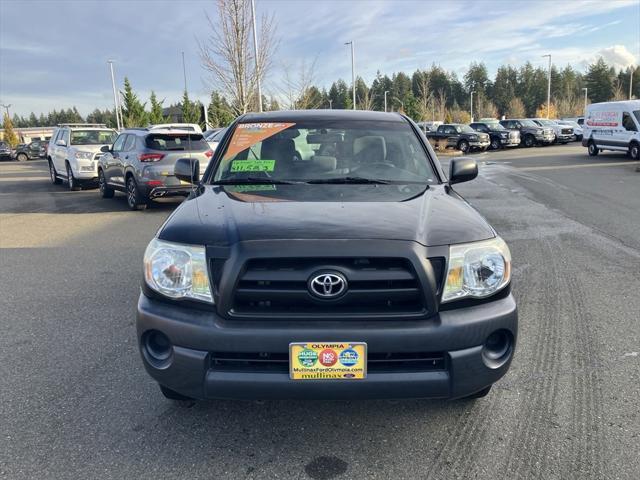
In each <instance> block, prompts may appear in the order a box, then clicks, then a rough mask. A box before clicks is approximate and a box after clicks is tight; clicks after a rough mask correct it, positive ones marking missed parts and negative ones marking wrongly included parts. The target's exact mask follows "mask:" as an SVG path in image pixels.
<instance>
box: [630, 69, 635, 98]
mask: <svg viewBox="0 0 640 480" xmlns="http://www.w3.org/2000/svg"><path fill="white" fill-rule="evenodd" d="M635 70H636V68H635V67H634V66H633V65H631V67H630V68H629V100H631V99H632V98H633V95H632V93H633V72H634V71H635Z"/></svg>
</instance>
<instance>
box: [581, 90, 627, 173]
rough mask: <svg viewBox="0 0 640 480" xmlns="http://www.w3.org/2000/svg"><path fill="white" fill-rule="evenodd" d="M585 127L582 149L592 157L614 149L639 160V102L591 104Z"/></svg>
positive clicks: (585, 119)
mask: <svg viewBox="0 0 640 480" xmlns="http://www.w3.org/2000/svg"><path fill="white" fill-rule="evenodd" d="M582 128H583V132H582V146H583V147H587V148H588V149H589V155H591V156H595V155H598V153H599V152H600V150H614V151H617V152H627V154H628V155H629V156H630V157H631V158H632V159H634V160H640V100H627V101H623V102H602V103H592V104H591V105H588V106H587V112H586V114H585V117H584V125H583V127H582Z"/></svg>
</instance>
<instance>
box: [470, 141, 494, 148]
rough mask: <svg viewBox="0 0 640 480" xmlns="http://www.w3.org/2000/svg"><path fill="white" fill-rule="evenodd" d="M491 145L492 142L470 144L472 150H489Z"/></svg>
mask: <svg viewBox="0 0 640 480" xmlns="http://www.w3.org/2000/svg"><path fill="white" fill-rule="evenodd" d="M489 145H491V142H490V141H488V140H487V141H485V142H483V141H480V142H469V146H470V147H471V148H488V147H489Z"/></svg>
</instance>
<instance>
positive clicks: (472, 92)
mask: <svg viewBox="0 0 640 480" xmlns="http://www.w3.org/2000/svg"><path fill="white" fill-rule="evenodd" d="M474 93H476V92H474V91H473V90H471V121H472V122H473V94H474Z"/></svg>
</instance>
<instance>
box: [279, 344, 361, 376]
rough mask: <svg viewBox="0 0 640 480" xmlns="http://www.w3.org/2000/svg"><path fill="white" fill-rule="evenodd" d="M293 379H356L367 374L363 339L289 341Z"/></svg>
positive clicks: (290, 373)
mask: <svg viewBox="0 0 640 480" xmlns="http://www.w3.org/2000/svg"><path fill="white" fill-rule="evenodd" d="M289 376H290V378H291V379H292V380H357V379H363V378H365V377H366V376H367V344H366V343H364V342H299V343H290V344H289Z"/></svg>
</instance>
